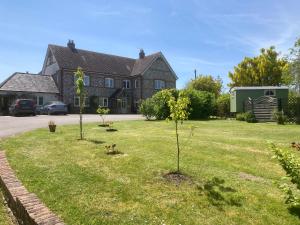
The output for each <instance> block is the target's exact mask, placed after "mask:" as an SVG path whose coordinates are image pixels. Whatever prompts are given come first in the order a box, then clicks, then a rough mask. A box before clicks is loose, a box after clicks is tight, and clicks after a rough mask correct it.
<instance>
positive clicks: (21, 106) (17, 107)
mask: <svg viewBox="0 0 300 225" xmlns="http://www.w3.org/2000/svg"><path fill="white" fill-rule="evenodd" d="M35 110H36V104H35V102H34V101H33V100H32V99H17V100H16V101H15V102H14V103H13V104H12V105H11V106H10V107H9V113H10V115H12V116H16V115H33V116H35V115H36V111H35Z"/></svg>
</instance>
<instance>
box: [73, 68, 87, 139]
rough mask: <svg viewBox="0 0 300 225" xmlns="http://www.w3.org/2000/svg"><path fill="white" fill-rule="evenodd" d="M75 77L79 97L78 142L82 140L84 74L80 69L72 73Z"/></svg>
mask: <svg viewBox="0 0 300 225" xmlns="http://www.w3.org/2000/svg"><path fill="white" fill-rule="evenodd" d="M74 74H75V76H76V94H77V95H78V97H79V125H80V140H82V139H83V130H82V113H83V110H84V100H85V90H84V73H83V71H82V69H81V68H80V67H78V68H77V71H76V72H75V73H74Z"/></svg>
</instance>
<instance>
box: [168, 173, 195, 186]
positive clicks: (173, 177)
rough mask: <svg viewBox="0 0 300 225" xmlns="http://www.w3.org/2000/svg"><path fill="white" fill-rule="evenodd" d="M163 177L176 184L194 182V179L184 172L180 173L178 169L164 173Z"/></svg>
mask: <svg viewBox="0 0 300 225" xmlns="http://www.w3.org/2000/svg"><path fill="white" fill-rule="evenodd" d="M163 177H164V178H165V179H166V180H167V181H169V182H172V183H175V184H176V185H179V184H181V183H183V182H188V183H190V184H192V183H193V181H192V178H191V177H189V176H187V175H185V174H183V173H180V172H178V171H175V172H169V173H166V174H164V175H163Z"/></svg>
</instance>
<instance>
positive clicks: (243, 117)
mask: <svg viewBox="0 0 300 225" xmlns="http://www.w3.org/2000/svg"><path fill="white" fill-rule="evenodd" d="M236 120H239V121H246V122H248V123H256V122H257V120H256V118H255V116H254V114H253V113H252V112H245V113H238V114H236Z"/></svg>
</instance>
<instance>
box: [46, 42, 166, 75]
mask: <svg viewBox="0 0 300 225" xmlns="http://www.w3.org/2000/svg"><path fill="white" fill-rule="evenodd" d="M49 49H50V51H51V52H52V54H53V55H54V57H55V59H56V61H57V63H58V65H59V67H60V68H67V69H77V67H79V66H80V67H81V68H82V69H83V70H86V71H96V72H101V73H106V74H118V75H125V76H131V75H138V74H141V73H142V72H144V70H145V69H146V68H148V66H150V64H151V63H152V62H153V60H154V59H156V58H157V57H159V56H160V54H161V53H155V54H152V55H148V56H145V57H144V58H143V59H132V58H126V57H121V56H115V55H109V54H103V53H98V52H92V51H87V50H82V49H77V48H75V49H71V48H69V47H63V46H58V45H49Z"/></svg>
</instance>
